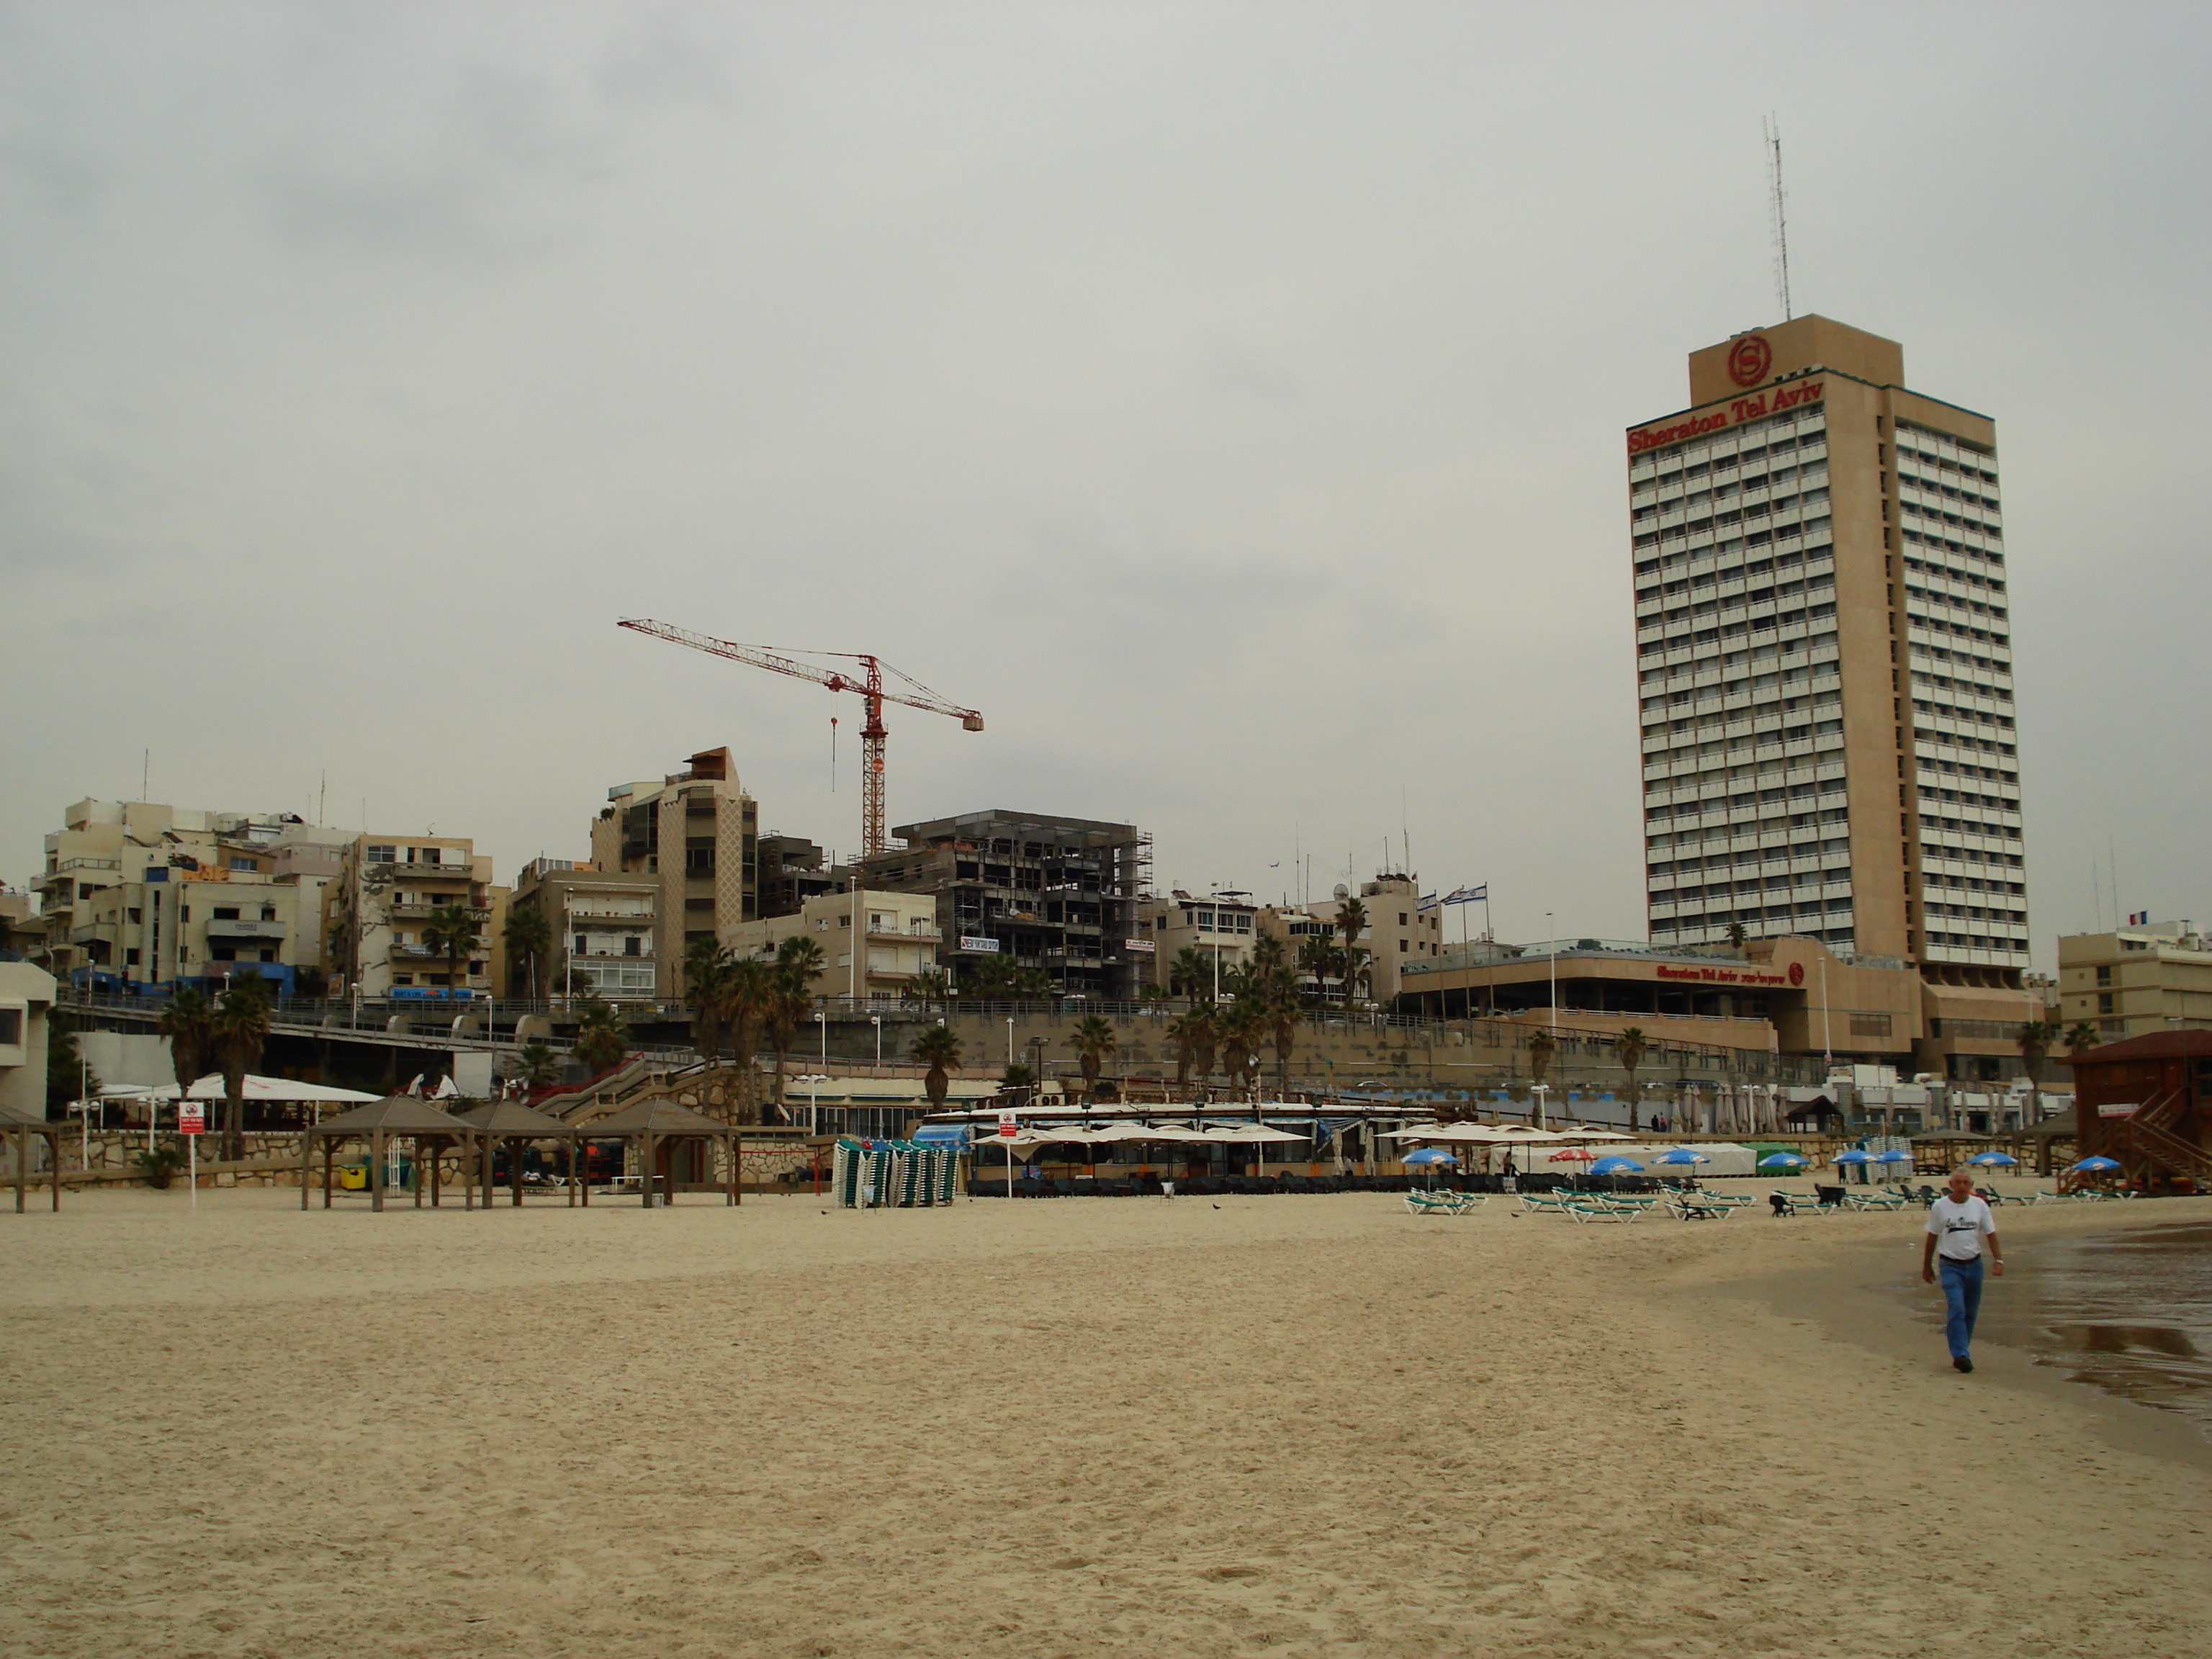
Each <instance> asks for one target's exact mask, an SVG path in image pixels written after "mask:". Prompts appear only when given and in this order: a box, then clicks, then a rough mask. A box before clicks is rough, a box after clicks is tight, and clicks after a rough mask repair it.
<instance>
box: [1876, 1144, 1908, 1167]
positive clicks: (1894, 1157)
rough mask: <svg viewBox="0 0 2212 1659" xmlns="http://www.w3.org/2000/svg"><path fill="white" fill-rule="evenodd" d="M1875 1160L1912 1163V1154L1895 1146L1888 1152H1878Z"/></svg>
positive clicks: (1882, 1162)
mask: <svg viewBox="0 0 2212 1659" xmlns="http://www.w3.org/2000/svg"><path fill="white" fill-rule="evenodd" d="M1874 1161H1875V1163H1877V1164H1910V1163H1911V1162H1912V1154H1911V1153H1910V1152H1905V1151H1902V1150H1901V1149H1899V1148H1898V1147H1895V1146H1893V1147H1891V1148H1890V1149H1889V1150H1888V1151H1887V1152H1876V1153H1875V1159H1874Z"/></svg>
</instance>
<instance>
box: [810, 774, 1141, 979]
mask: <svg viewBox="0 0 2212 1659" xmlns="http://www.w3.org/2000/svg"><path fill="white" fill-rule="evenodd" d="M892 833H893V834H894V835H896V836H899V837H900V838H901V839H902V840H903V841H904V842H906V845H905V847H904V848H898V849H894V850H891V851H888V852H883V853H876V854H870V855H869V856H867V857H866V858H864V859H862V860H860V862H859V864H858V866H852V867H848V869H847V870H846V871H843V872H840V873H841V874H843V875H845V876H847V877H848V879H849V878H851V877H852V876H853V875H854V874H857V876H858V878H859V879H860V883H861V884H862V885H864V886H866V887H869V888H872V889H876V890H882V891H886V892H899V893H932V894H934V895H935V896H936V898H937V926H938V931H939V933H941V934H942V935H943V936H944V943H943V945H941V946H940V947H939V961H940V962H941V963H943V964H944V965H945V970H946V971H947V972H948V973H949V974H950V975H951V976H952V979H953V981H954V982H955V983H956V984H957V983H958V982H960V981H961V979H962V978H963V975H965V974H967V973H971V972H974V971H975V970H976V969H978V968H979V967H980V965H981V963H984V962H986V961H987V960H989V959H991V958H993V957H997V958H1000V959H1001V960H1004V961H1008V962H1010V963H1012V965H1013V966H1014V967H1016V968H1031V969H1038V970H1040V971H1041V972H1042V974H1043V975H1045V977H1046V978H1047V979H1048V980H1049V981H1051V984H1052V987H1053V989H1054V992H1055V993H1056V994H1060V995H1064V996H1085V997H1096V998H1101V999H1105V1000H1127V999H1131V998H1133V997H1134V996H1135V995H1136V994H1137V987H1138V985H1139V982H1140V981H1141V980H1142V979H1143V978H1144V974H1143V972H1142V969H1141V966H1140V964H1141V963H1142V962H1143V961H1144V959H1145V958H1146V957H1147V956H1148V955H1149V954H1150V951H1151V943H1152V942H1151V941H1150V940H1148V939H1140V938H1139V937H1138V929H1137V925H1136V924H1137V901H1138V900H1139V898H1140V897H1141V896H1144V895H1145V894H1146V892H1147V891H1149V890H1150V888H1151V885H1152V836H1150V835H1149V834H1147V833H1146V832H1145V831H1142V830H1140V829H1138V828H1137V826H1136V825H1134V824H1133V823H1102V822H1100V821H1099V820H1097V819H1096V818H1063V817H1053V816H1051V815H1050V814H1048V813H1042V812H1010V811H1004V810H1003V809H1001V810H997V811H987V812H964V813H963V814H961V815H960V816H959V817H951V818H935V819H932V820H931V821H929V822H928V823H906V824H901V825H900V826H899V827H898V828H897V829H895V830H894V831H893V832H892Z"/></svg>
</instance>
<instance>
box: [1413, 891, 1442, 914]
mask: <svg viewBox="0 0 2212 1659" xmlns="http://www.w3.org/2000/svg"><path fill="white" fill-rule="evenodd" d="M1413 908H1415V909H1416V910H1433V909H1435V908H1437V896H1436V895H1435V894H1434V893H1431V894H1430V895H1429V896H1427V897H1426V898H1425V899H1423V900H1422V901H1421V902H1419V904H1416V905H1415V906H1414V907H1413Z"/></svg>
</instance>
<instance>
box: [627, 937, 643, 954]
mask: <svg viewBox="0 0 2212 1659" xmlns="http://www.w3.org/2000/svg"><path fill="white" fill-rule="evenodd" d="M644 954H645V941H644V940H642V939H640V938H638V936H637V935H636V934H635V933H632V934H630V935H629V937H628V938H626V939H623V955H624V956H626V957H641V956H643V955H644Z"/></svg>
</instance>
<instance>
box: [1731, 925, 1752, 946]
mask: <svg viewBox="0 0 2212 1659" xmlns="http://www.w3.org/2000/svg"><path fill="white" fill-rule="evenodd" d="M1750 937H1751V935H1750V934H1749V933H1747V932H1746V931H1745V929H1744V925H1743V924H1742V923H1741V922H1740V921H1732V922H1730V923H1729V925H1728V942H1729V944H1730V945H1734V946H1735V948H1736V949H1737V950H1739V951H1741V950H1742V949H1743V942H1744V940H1746V939H1749V938H1750Z"/></svg>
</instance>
